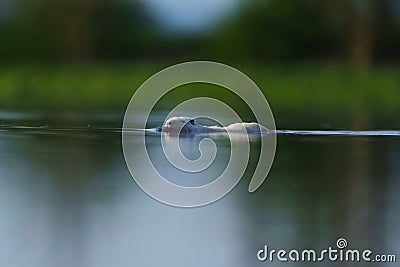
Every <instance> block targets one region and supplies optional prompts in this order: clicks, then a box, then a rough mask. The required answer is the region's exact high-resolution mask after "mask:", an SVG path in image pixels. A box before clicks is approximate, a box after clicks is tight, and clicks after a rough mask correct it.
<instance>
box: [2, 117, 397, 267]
mask: <svg viewBox="0 0 400 267" xmlns="http://www.w3.org/2000/svg"><path fill="white" fill-rule="evenodd" d="M121 124H122V115H121V114H112V113H105V114H100V115H96V116H93V115H90V116H89V115H87V116H83V115H82V114H77V113H70V114H64V115H63V116H62V117H56V119H55V118H54V116H53V117H52V116H45V115H43V114H40V113H12V112H9V113H7V112H0V125H1V126H0V266H13V267H14V266H27V267H28V266H29V267H36V266H37V267H46V266H49V267H50V266H51V267H52V266H60V267H61V266H66V267H70V266H74V267H81V266H82V267H83V266H85V267H86V266H88V267H90V266H93V267H102V266H104V267H106V266H124V267H125V266H221V267H224V266H227V267H231V266H309V265H310V264H309V263H283V262H279V261H277V260H276V258H275V260H274V261H273V262H259V261H258V260H257V257H256V253H257V251H258V250H259V249H261V248H262V247H263V246H264V245H265V244H267V245H268V246H269V247H270V248H271V249H281V248H283V249H286V250H288V251H289V250H291V249H299V250H302V249H311V248H314V249H324V248H328V247H329V246H332V247H335V244H336V240H337V239H338V238H340V237H343V238H346V239H347V241H348V244H349V247H350V248H358V249H360V250H363V249H367V248H368V249H371V250H373V251H374V252H375V253H380V254H396V256H397V260H399V259H398V258H399V257H400V252H399V251H400V230H399V227H398V226H399V225H400V215H399V210H400V196H399V191H400V164H399V163H400V136H399V135H398V134H396V132H391V133H392V134H383V133H381V132H376V133H375V134H362V133H358V134H357V133H355V134H352V132H350V134H346V133H348V132H336V134H334V135H327V134H323V133H322V134H318V133H316V132H314V134H313V132H308V133H307V132H304V131H303V132H301V133H298V132H285V133H280V134H279V135H278V145H277V153H276V157H275V162H274V165H273V167H272V170H271V172H270V174H269V176H268V178H267V180H266V181H265V182H264V184H263V185H262V186H261V188H260V189H259V190H257V191H256V192H255V193H252V194H249V193H248V192H247V187H248V184H249V180H250V176H249V175H250V174H251V167H250V169H249V172H248V173H247V175H246V177H244V178H243V179H242V180H241V181H240V183H239V185H238V186H237V187H235V189H234V190H233V191H232V192H231V193H229V194H228V195H227V196H226V197H224V198H223V199H221V200H219V201H217V202H215V203H213V204H211V205H208V206H205V207H201V208H195V209H182V208H173V207H170V206H167V205H164V204H161V203H159V202H157V201H155V200H154V199H152V198H151V197H149V196H147V195H146V194H145V193H144V192H143V191H142V190H141V189H140V188H139V187H138V186H137V185H136V183H135V182H134V181H133V179H132V177H131V176H130V174H129V171H128V169H127V167H126V165H125V161H124V157H123V153H122V148H121V132H120V130H119V127H120V126H121ZM155 124H157V123H155ZM147 140H148V147H149V151H150V153H152V156H153V158H154V160H155V161H158V162H159V164H160V166H161V167H160V169H162V168H163V167H162V166H164V168H167V167H166V165H165V162H164V163H163V160H164V158H163V157H162V156H160V153H159V137H158V138H157V136H150V137H149V138H148V139H147ZM216 142H217V145H218V148H219V153H220V154H221V155H220V156H221V159H220V160H217V161H216V164H217V165H216V169H215V172H218V171H219V169H221V167H223V165H224V164H226V160H225V159H226V155H229V153H228V152H227V151H228V150H229V142H227V141H226V140H224V139H221V140H217V141H216ZM257 148H259V147H258V145H257V142H256V141H255V142H253V143H252V149H253V150H252V151H254V153H253V154H252V156H251V160H252V162H254V160H256V159H257V155H258V150H257ZM163 164H164V165H163ZM250 165H251V164H250ZM164 171H165V172H168V170H167V169H164ZM183 175H184V174H181V175H177V176H174V177H172V179H173V180H174V181H175V182H177V183H185V181H186V182H188V181H187V180H185V177H184V176H183ZM192 182H193V183H198V182H199V181H192ZM202 182H209V181H202ZM189 183H191V182H190V181H189ZM364 264H365V263H358V264H352V263H347V265H346V264H344V263H330V262H329V261H327V260H326V261H324V262H323V264H322V263H319V264H314V265H315V266H317V265H318V266H322V265H324V266H325V265H326V266H331V265H332V266H363V265H364ZM369 266H396V263H386V264H385V263H375V264H369Z"/></svg>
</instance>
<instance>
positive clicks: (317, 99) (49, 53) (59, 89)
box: [0, 0, 400, 114]
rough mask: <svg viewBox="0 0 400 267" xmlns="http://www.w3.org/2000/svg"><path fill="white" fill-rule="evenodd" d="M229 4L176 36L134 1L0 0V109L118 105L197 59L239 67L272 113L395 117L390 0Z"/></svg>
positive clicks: (398, 53) (398, 101)
mask: <svg viewBox="0 0 400 267" xmlns="http://www.w3.org/2000/svg"><path fill="white" fill-rule="evenodd" d="M237 1H238V8H237V9H236V12H233V13H232V14H231V15H230V16H228V17H226V18H224V19H223V20H221V21H219V23H217V24H216V25H214V27H212V28H211V29H210V30H208V31H206V32H192V33H185V34H178V33H176V32H173V30H171V29H168V27H165V25H160V24H159V23H157V21H156V20H155V18H154V14H152V12H151V10H150V9H149V7H148V6H146V4H145V2H144V1H134V0H132V1H126V0H81V1H75V0H58V1H51V0H15V1H11V0H3V2H1V3H0V39H1V42H0V108H15V109H23V108H25V109H31V108H39V109H40V108H42V109H46V108H53V109H56V108H59V109H91V108H96V109H123V108H124V107H125V106H126V105H127V103H128V101H129V99H130V97H131V96H132V94H133V93H134V91H135V90H136V88H137V87H138V86H139V85H140V84H141V83H142V82H143V81H144V80H146V79H147V78H149V77H150V76H151V75H152V74H154V73H156V72H157V71H159V70H161V69H162V68H164V67H167V66H169V65H172V64H174V63H178V62H184V61H189V60H198V59H201V60H212V61H220V62H223V63H226V64H228V65H232V66H234V67H237V68H239V69H240V70H242V71H243V72H244V73H246V74H248V75H249V76H250V77H251V78H252V79H253V80H254V81H255V82H256V83H257V84H258V85H259V86H260V87H261V88H262V90H263V92H264V94H265V95H266V96H267V98H268V100H269V102H270V105H271V107H272V108H273V109H279V110H287V111H291V112H298V111H302V110H314V111H317V110H325V111H332V112H339V111H340V112H349V111H356V112H361V113H362V112H365V113H373V112H379V113H381V114H385V113H387V112H390V113H396V112H398V107H399V106H400V78H398V77H399V76H400V75H398V73H399V70H400V65H399V64H398V62H399V60H400V49H399V48H400V5H399V3H398V1H395V0H363V1H359V0H336V1H335V0H326V1H319V0H269V1H261V0H237ZM188 17H190V16H188ZM205 19H207V18H205ZM180 94H181V95H182V97H186V94H187V96H190V94H191V92H190V90H187V91H184V92H182V93H180Z"/></svg>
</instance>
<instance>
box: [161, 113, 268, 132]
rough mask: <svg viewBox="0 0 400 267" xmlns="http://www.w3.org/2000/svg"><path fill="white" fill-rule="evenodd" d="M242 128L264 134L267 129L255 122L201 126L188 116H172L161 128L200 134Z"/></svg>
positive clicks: (236, 130)
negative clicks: (224, 125)
mask: <svg viewBox="0 0 400 267" xmlns="http://www.w3.org/2000/svg"><path fill="white" fill-rule="evenodd" d="M243 128H244V129H245V130H246V132H247V133H248V134H265V133H268V132H269V129H268V128H266V127H264V126H262V125H260V124H258V123H255V122H242V123H233V124H231V125H229V126H227V127H220V126H203V125H199V124H197V123H196V121H195V119H193V118H189V117H172V118H170V119H168V120H167V121H165V123H164V125H163V126H162V127H161V130H162V131H164V132H166V133H175V134H176V133H183V134H201V133H225V132H227V131H229V132H231V133H241V131H243Z"/></svg>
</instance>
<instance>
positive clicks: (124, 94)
mask: <svg viewBox="0 0 400 267" xmlns="http://www.w3.org/2000/svg"><path fill="white" fill-rule="evenodd" d="M155 65H157V64H146V63H142V64H138V65H121V64H117V65H111V64H103V65H102V64H96V65H92V64H81V65H76V64H72V65H63V66H51V65H49V66H42V67H40V68H38V67H37V66H34V67H32V66H25V67H21V66H16V67H11V68H10V67H8V68H4V67H3V68H0V87H1V88H2V90H1V91H0V106H1V107H4V108H18V109H24V108H26V109H29V108H59V109H61V108H74V109H91V108H94V109H102V108H103V109H119V108H123V107H125V106H126V105H127V104H128V101H129V99H130V98H131V96H132V95H133V93H134V92H135V90H136V89H137V88H138V87H139V86H140V84H141V83H143V82H144V81H145V80H146V79H147V78H149V77H150V76H151V75H153V74H154V73H155V72H156V71H158V70H161V69H162V68H163V67H165V66H162V65H161V64H158V67H155ZM239 69H242V70H243V71H244V72H245V73H246V74H247V75H248V76H249V77H250V78H252V79H253V80H254V81H255V82H256V84H257V85H258V86H259V87H260V88H261V89H262V91H263V93H264V95H265V96H266V97H267V98H268V100H269V102H270V105H271V107H272V108H273V109H277V110H288V111H301V110H304V111H305V110H314V111H317V110H332V111H336V112H338V113H340V112H352V111H357V112H377V111H380V112H389V113H393V112H396V111H398V107H399V106H400V90H399V88H400V75H398V73H399V72H400V68H399V67H397V66H386V67H375V68H373V69H370V70H367V71H365V70H356V69H354V68H352V67H344V66H343V65H337V66H334V65H321V64H315V63H314V64H301V65H290V66H283V65H270V66H267V65H262V66H260V65H251V64H242V67H239ZM193 88H196V86H195V85H193V86H191V88H188V89H187V90H180V95H181V97H182V98H186V97H191V96H193V93H194V92H195V91H194V90H193ZM201 88H202V90H204V93H205V94H208V93H210V92H211V91H212V89H210V92H207V86H201ZM382 92H384V93H382ZM197 93H198V92H197ZM221 94H222V93H221ZM222 97H223V96H222Z"/></svg>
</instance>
